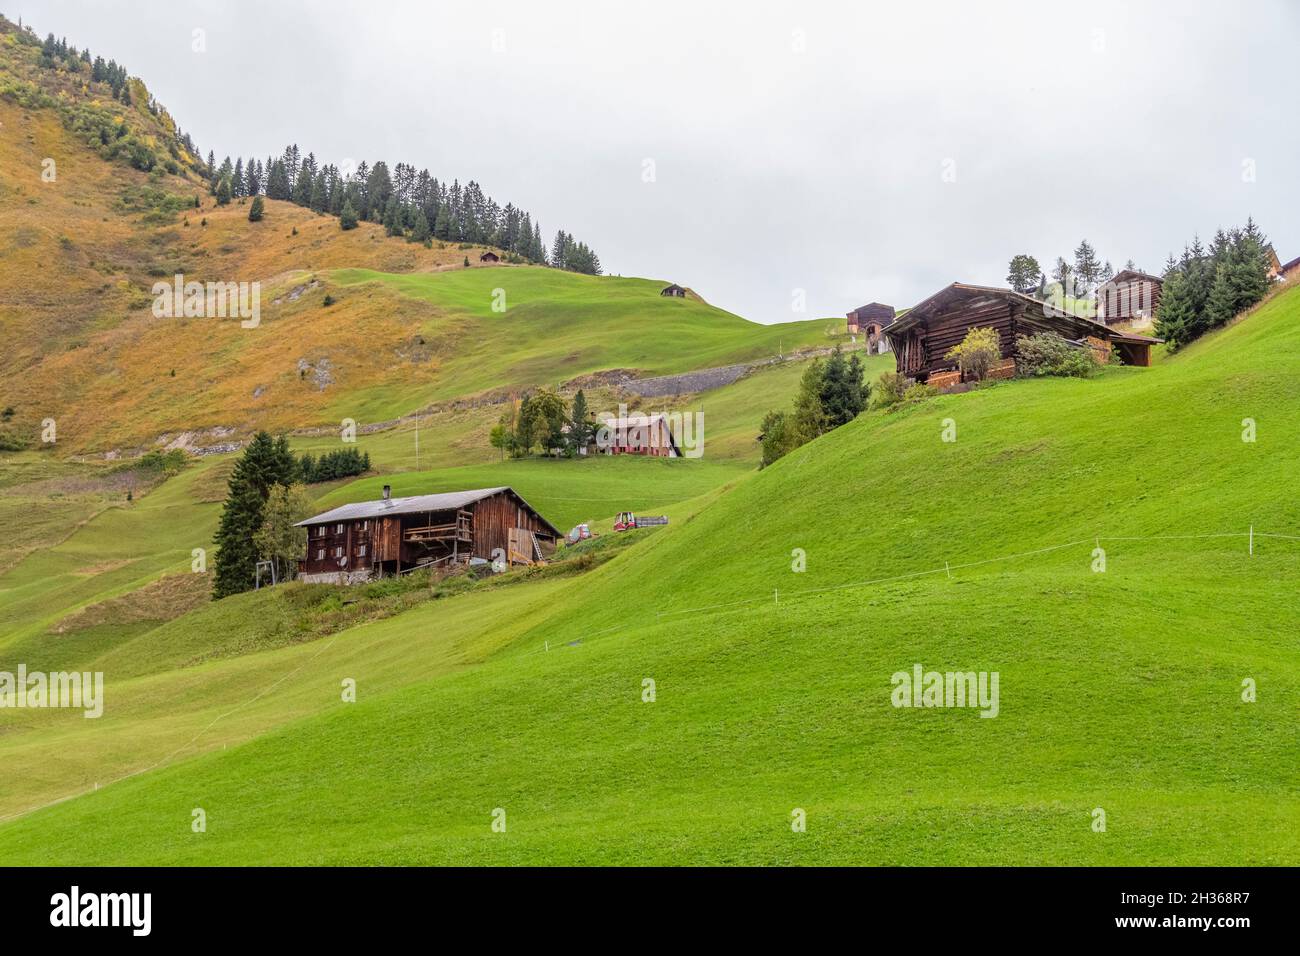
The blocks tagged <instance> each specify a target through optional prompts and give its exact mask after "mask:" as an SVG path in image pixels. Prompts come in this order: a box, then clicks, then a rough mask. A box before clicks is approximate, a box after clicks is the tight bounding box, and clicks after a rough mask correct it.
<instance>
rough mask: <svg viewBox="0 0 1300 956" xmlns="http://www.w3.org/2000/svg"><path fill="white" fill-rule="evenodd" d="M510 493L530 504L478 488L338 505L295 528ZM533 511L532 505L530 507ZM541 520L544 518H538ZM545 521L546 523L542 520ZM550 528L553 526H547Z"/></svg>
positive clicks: (435, 508)
mask: <svg viewBox="0 0 1300 956" xmlns="http://www.w3.org/2000/svg"><path fill="white" fill-rule="evenodd" d="M503 491H508V492H510V493H511V494H512V495H514V496H515V497H516V498H519V500H520V501H523V502H524V504H525V505H528V502H526V501H524V499H523V498H520V496H519V494H518V493H517V492H516V491H515V490H514V489H513V488H510V487H507V486H504V485H503V486H502V487H500V488H476V489H475V490H473V491H448V492H445V493H443V494H440V495H415V496H414V497H411V498H380V499H379V500H378V501H358V502H355V503H353V504H350V505H339V507H337V508H334V509H333V510H331V511H324V512H321V513H320V514H318V515H316V516H315V517H313V518H307V519H306V520H305V521H299V522H298V523H297V524H296V525H295V526H294V527H302V526H303V525H313V524H329V523H330V522H331V521H354V520H356V519H358V518H382V517H384V516H385V515H406V514H415V513H417V512H420V511H450V510H452V509H454V508H463V507H465V506H466V505H468V504H473V503H474V502H476V501H481V500H482V499H484V498H490V497H491V496H492V495H495V494H499V493H500V492H503ZM528 507H529V508H531V509H532V510H533V511H536V510H537V509H536V508H533V507H532V505H528ZM538 517H541V516H540V515H538ZM542 520H543V521H545V520H546V519H545V518H543V519H542ZM547 524H550V522H547Z"/></svg>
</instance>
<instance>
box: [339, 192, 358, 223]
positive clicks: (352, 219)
mask: <svg viewBox="0 0 1300 956" xmlns="http://www.w3.org/2000/svg"><path fill="white" fill-rule="evenodd" d="M339 228H340V229H343V230H344V231H346V230H348V229H355V228H357V211H356V210H355V209H353V208H352V200H350V199H345V200H344V201H343V211H342V212H340V213H339Z"/></svg>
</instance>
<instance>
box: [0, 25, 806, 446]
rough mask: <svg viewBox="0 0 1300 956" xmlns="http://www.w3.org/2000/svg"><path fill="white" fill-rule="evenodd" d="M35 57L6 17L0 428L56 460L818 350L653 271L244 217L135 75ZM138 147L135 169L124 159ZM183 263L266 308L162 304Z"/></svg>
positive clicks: (371, 228) (0, 30)
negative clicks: (673, 290) (112, 85)
mask: <svg viewBox="0 0 1300 956" xmlns="http://www.w3.org/2000/svg"><path fill="white" fill-rule="evenodd" d="M39 59H40V44H39V42H37V41H34V39H33V38H32V37H31V36H29V35H27V34H24V33H20V32H19V31H18V30H17V28H16V27H15V26H14V25H13V24H11V23H9V22H8V21H5V20H3V19H2V18H0V129H3V130H4V131H5V135H4V136H0V171H2V172H0V324H3V327H4V328H5V330H6V332H7V333H8V334H7V337H6V345H7V347H6V349H5V350H4V351H3V352H0V408H4V409H12V410H13V414H12V416H11V418H12V420H6V422H5V423H4V425H3V432H4V433H5V434H6V435H9V436H13V437H16V438H17V439H19V440H21V441H23V442H25V443H27V445H28V446H30V447H37V446H39V445H40V444H41V442H40V433H41V429H42V423H43V422H44V421H45V420H47V419H53V420H54V422H55V423H56V426H57V436H56V437H57V442H56V444H55V447H54V450H55V451H56V452H61V453H88V452H93V453H102V452H107V451H112V450H119V449H120V450H123V451H128V452H129V451H132V450H136V449H139V448H141V447H147V446H150V445H152V444H153V443H154V442H155V440H156V439H157V438H158V437H159V436H162V435H167V436H168V437H169V438H175V437H176V436H177V435H178V434H181V433H186V432H198V433H202V434H203V435H204V437H203V438H202V439H201V440H197V441H195V442H194V444H198V445H203V444H209V445H210V444H215V443H218V442H219V441H221V440H230V439H238V438H241V437H244V436H246V435H247V434H248V433H249V432H251V431H253V430H255V429H257V428H268V429H273V430H293V429H299V428H306V427H314V426H321V427H324V426H335V427H337V425H338V423H339V421H340V420H341V419H342V418H345V417H347V418H353V419H355V420H357V421H359V422H361V423H363V424H364V423H373V422H375V421H381V420H388V419H391V418H395V417H397V416H399V415H402V414H405V413H408V412H412V411H415V410H417V409H420V408H422V407H424V406H426V405H427V404H429V403H430V402H434V401H438V400H443V399H450V398H461V397H467V396H472V395H475V394H477V393H479V392H481V391H485V390H488V389H497V390H506V391H521V390H524V389H527V388H531V387H536V386H538V385H555V384H556V383H557V382H558V381H561V380H565V379H569V378H572V377H575V376H579V375H584V374H588V373H593V372H600V371H603V370H606V369H610V368H619V367H624V368H635V369H643V370H646V371H650V372H682V371H688V370H691V369H695V368H699V367H702V366H707V365H714V364H716V365H723V364H729V363H732V362H739V361H746V360H751V359H761V358H766V357H769V356H772V355H775V354H776V353H777V352H778V351H780V350H782V349H784V350H785V351H794V350H796V349H798V348H800V347H802V346H807V345H823V346H824V345H827V344H831V342H830V340H829V339H828V338H827V336H826V334H825V327H824V323H822V322H820V321H809V322H801V323H787V324H786V325H783V326H771V327H765V326H761V325H757V324H755V323H750V322H746V321H744V320H743V319H740V318H738V317H736V316H733V315H731V314H729V313H726V312H724V311H722V310H720V309H716V308H713V307H711V306H709V305H707V304H706V303H705V302H703V301H701V300H698V299H694V298H692V299H688V300H684V301H683V300H667V299H660V298H659V296H658V295H657V292H658V288H659V287H660V286H659V285H658V284H656V283H653V282H650V281H647V280H634V279H621V278H612V277H605V278H596V277H590V276H582V275H577V274H574V273H568V272H562V271H558V270H547V269H541V268H515V267H511V266H506V265H504V264H502V265H500V266H491V267H481V265H480V261H479V254H480V252H481V251H482V247H475V246H470V245H467V244H458V243H444V242H434V243H432V244H431V247H430V248H425V247H424V246H423V245H420V244H415V243H409V242H406V241H404V240H403V239H400V238H389V237H386V236H385V235H384V230H383V228H382V227H381V226H379V225H378V224H375V223H366V222H363V223H361V224H360V225H359V227H358V228H356V229H353V230H349V231H343V230H341V229H340V228H339V222H338V219H336V218H335V217H333V216H328V215H322V214H316V213H313V212H312V211H311V210H310V209H307V208H304V207H301V206H297V205H294V204H292V203H288V202H281V201H276V200H266V201H265V207H266V210H265V216H264V218H263V219H262V220H261V221H260V222H250V221H249V220H248V212H249V207H248V206H247V205H246V202H247V200H242V199H241V200H238V201H236V202H233V203H231V204H229V205H225V206H219V205H217V204H216V201H215V199H214V198H213V197H212V196H211V195H209V192H208V184H207V182H206V181H204V180H203V179H202V178H201V177H200V176H199V174H198V168H199V166H200V165H201V164H199V163H198V160H197V159H196V158H195V157H194V156H192V155H190V153H189V151H188V148H187V146H186V143H188V139H185V140H182V139H181V134H179V133H178V131H177V129H176V126H175V123H174V122H173V121H172V119H171V117H170V116H169V115H168V114H167V112H166V111H165V110H163V109H162V108H161V107H159V106H157V104H153V103H152V100H151V97H150V96H149V94H148V90H147V89H146V88H145V86H144V84H143V83H141V82H140V81H139V80H132V81H131V89H132V90H133V93H132V97H133V102H132V104H131V105H124V104H122V103H120V102H118V101H116V100H114V99H112V98H111V96H110V95H109V90H108V88H107V86H106V85H105V84H104V83H98V82H93V81H90V80H89V79H88V76H87V74H85V73H75V74H74V73H71V72H69V71H68V70H67V69H65V68H63V67H62V66H60V67H59V68H56V69H48V68H43V67H41V66H40V65H39ZM126 144H131V148H130V149H127V148H126ZM136 148H138V149H141V150H145V151H146V153H147V161H145V162H141V163H140V165H151V166H152V168H150V169H148V170H147V171H146V170H145V169H141V168H136V166H135V165H133V164H132V162H131V161H129V159H130V157H131V156H132V155H134V153H133V152H132V150H134V149H136ZM50 164H52V165H50ZM49 172H52V173H53V175H52V176H48V175H47V174H48V173H49ZM196 202H197V205H195V204H196ZM467 261H468V262H469V263H471V264H472V268H469V269H466V268H465V266H464V264H465V263H466V262H467ZM178 274H180V275H183V276H184V278H185V280H187V281H197V282H200V283H208V282H219V283H258V284H260V290H261V324H260V325H259V326H258V327H257V328H251V329H250V328H242V327H241V325H240V321H239V318H238V317H235V318H219V317H210V318H156V317H155V316H154V314H153V310H152V307H153V305H154V301H155V294H154V291H153V290H154V286H155V284H156V283H159V282H164V283H170V282H172V281H173V277H174V276H176V275H178ZM498 288H500V289H504V294H505V301H506V303H507V311H506V312H504V313H502V312H499V311H494V310H493V308H492V305H493V301H494V297H496V298H498V299H499V296H496V293H495V290H496V289H498ZM327 296H329V297H331V298H332V299H334V300H335V301H334V302H333V303H332V304H331V305H329V306H326V305H325V304H324V303H325V300H326V297H327ZM557 342H558V343H559V345H556V343H557ZM544 343H549V344H544Z"/></svg>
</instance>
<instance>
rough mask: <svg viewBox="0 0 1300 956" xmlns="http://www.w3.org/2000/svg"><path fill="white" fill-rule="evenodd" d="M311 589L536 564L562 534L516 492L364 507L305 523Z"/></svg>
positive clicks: (305, 567) (305, 573) (305, 574)
mask: <svg viewBox="0 0 1300 956" xmlns="http://www.w3.org/2000/svg"><path fill="white" fill-rule="evenodd" d="M298 527H302V528H306V529H307V555H306V557H304V558H303V559H302V560H300V561H299V562H298V572H299V576H300V577H301V578H302V579H303V580H305V581H314V582H324V583H338V584H355V583H358V582H361V581H368V580H370V579H372V578H375V577H380V576H382V575H385V574H401V573H402V572H404V571H409V570H411V569H413V568H417V567H425V566H432V567H444V566H447V565H453V564H464V563H467V562H469V561H470V560H472V559H473V558H482V559H483V560H485V561H494V560H498V559H499V560H501V561H504V562H506V563H508V564H532V563H535V562H538V561H543V560H545V559H546V558H547V557H548V556H549V555H551V554H553V553H554V551H555V545H556V542H557V541H558V539H559V538H560V532H559V530H558V529H557V528H556V527H555V526H554V525H552V524H551V523H550V522H549V521H547V520H546V519H545V518H543V517H542V516H541V515H540V514H538V513H537V511H536V510H535V509H534V508H533V507H532V506H531V505H529V504H528V502H526V501H524V499H523V498H521V497H520V496H519V495H518V494H517V493H516V492H515V491H514V490H513V489H511V488H479V489H476V490H473V491H452V492H448V493H445V494H440V495H416V496H415V497H412V498H393V497H391V495H390V492H389V487H388V486H387V485H385V486H384V496H383V498H381V499H379V500H378V501H360V502H356V503H354V504H348V505H341V506H340V507H338V508H334V509H332V510H330V511H326V512H324V513H322V514H318V515H316V516H315V517H312V518H308V519H307V520H306V521H299V522H298Z"/></svg>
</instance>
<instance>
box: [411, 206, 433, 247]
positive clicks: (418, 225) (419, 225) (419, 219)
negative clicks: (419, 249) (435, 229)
mask: <svg viewBox="0 0 1300 956" xmlns="http://www.w3.org/2000/svg"><path fill="white" fill-rule="evenodd" d="M430 235H431V232H430V231H429V220H428V219H427V218H426V217H425V215H424V210H422V209H417V210H415V225H414V226H412V227H411V236H410V239H411V242H428V241H429V236H430Z"/></svg>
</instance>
